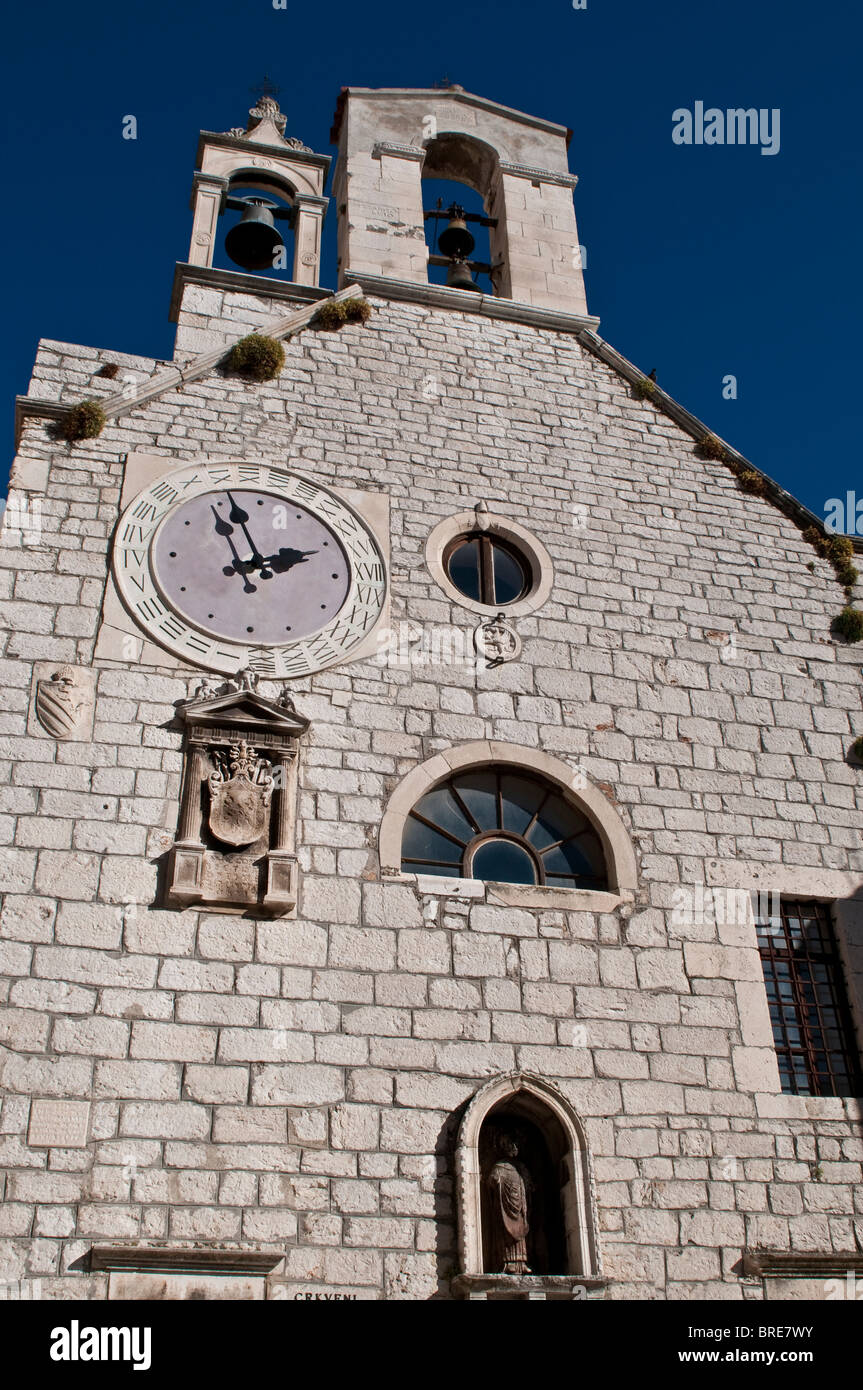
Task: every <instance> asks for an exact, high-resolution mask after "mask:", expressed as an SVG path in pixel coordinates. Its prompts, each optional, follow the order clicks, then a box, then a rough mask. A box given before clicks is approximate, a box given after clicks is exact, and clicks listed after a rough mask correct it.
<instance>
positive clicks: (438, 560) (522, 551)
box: [425, 511, 554, 618]
mask: <svg viewBox="0 0 863 1390" xmlns="http://www.w3.org/2000/svg"><path fill="white" fill-rule="evenodd" d="M477 532H482V533H484V534H486V535H492V536H499V537H500V539H501V540H502V541H505V542H506V543H507V544H508V545H510V546H511V547H512V548H513V549H514V550H515V551H517V553H518V555H519V556H520V558H521V560H522V563H523V564H524V565H525V567H526V569H528V570H529V572H530V587H529V589H528V591H527V593H526V594H523V595H522V597H521V598H518V599H515V601H514V602H513V603H478V602H477V600H476V599H472V598H468V596H467V594H463V593H462V592H461V589H458V588H457V587H456V585H455V584H453V582H452V580H451V579H450V577H449V575H448V574H447V572H446V567H445V564H444V556H445V555H446V554H447V552H448V551H449V550H450V549H451V547H452V545H453V543H454V542H455V541H457V540H459V538H464V539H465V540H467V539H468V538H469V537H470V536H472V535H475V534H476V533H477ZM425 554H426V565H427V566H428V570H429V573H430V574H431V577H432V579H433V580H434V581H435V583H436V584H437V585H438V587H439V588H440V589H442V590H443V592H444V593H445V594H446V596H447V598H450V599H452V601H453V603H457V604H459V605H460V606H461V607H462V608H467V609H468V610H469V611H470V612H471V613H479V614H481V615H482V617H488V616H494V615H495V614H497V613H503V614H504V615H505V617H507V618H519V617H524V615H525V614H526V613H534V612H536V610H537V609H538V608H541V607H542V605H543V604H544V603H545V601H546V599H547V598H548V596H549V594H550V593H551V588H552V585H553V583H554V566H553V565H552V562H551V556H550V555H549V553H548V551H547V550H546V548H545V546H544V545H543V544H542V543H541V541H538V540H537V539H536V536H534V535H532V534H531V532H530V531H528V529H527V527H525V526H522V525H520V523H519V522H517V521H512V520H510V518H509V517H507V516H499V515H497V514H496V513H493V512H486V513H482V514H479V515H478V514H477V512H476V511H469V512H457V513H456V514H455V515H454V516H448V517H445V518H444V520H443V521H439V522H438V524H437V526H435V528H434V530H432V531H431V532H430V533H429V535H428V538H427V540H426V551H425Z"/></svg>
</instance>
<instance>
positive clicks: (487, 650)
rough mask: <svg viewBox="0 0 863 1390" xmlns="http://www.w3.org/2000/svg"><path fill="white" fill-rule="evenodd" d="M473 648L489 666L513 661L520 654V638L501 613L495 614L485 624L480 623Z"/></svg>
mask: <svg viewBox="0 0 863 1390" xmlns="http://www.w3.org/2000/svg"><path fill="white" fill-rule="evenodd" d="M474 646H475V647H476V650H477V652H478V653H479V655H480V656H484V657H485V659H486V661H487V662H488V664H489V666H500V665H502V664H503V662H504V661H515V659H516V658H517V657H518V656H519V655H520V654H521V646H522V643H521V638H520V637H519V635H518V633H517V632H516V630H515V628H514V627H513V625H512V623H508V622H507V621H506V619H505V617H504V615H503V613H497V614H496V615H495V617H493V618H492V619H490V621H489V622H487V623H481V624H480V626H479V627H478V628H477V629H476V631H475V633H474Z"/></svg>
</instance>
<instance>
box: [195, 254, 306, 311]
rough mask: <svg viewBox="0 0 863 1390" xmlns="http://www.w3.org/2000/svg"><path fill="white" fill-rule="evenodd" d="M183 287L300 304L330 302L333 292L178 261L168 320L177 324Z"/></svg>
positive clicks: (291, 281)
mask: <svg viewBox="0 0 863 1390" xmlns="http://www.w3.org/2000/svg"><path fill="white" fill-rule="evenodd" d="M186 285H203V286H205V287H206V288H207V289H210V290H227V291H228V292H229V293H230V294H254V295H259V296H260V297H262V298H264V299H283V300H285V301H286V302H287V303H291V302H292V301H294V302H297V303H300V304H311V303H316V302H317V301H319V300H321V299H329V298H330V297H331V295H332V290H325V289H321V288H320V286H319V285H298V284H296V283H295V282H294V281H293V280H269V279H268V278H267V277H266V276H265V275H250V274H247V273H246V272H245V271H243V270H221V269H220V268H219V267H218V266H212V265H190V264H189V263H188V261H178V262H177V266H176V269H175V271H174V284H173V286H172V288H171V307H170V309H169V311H168V317H169V318H170V320H171V322H172V323H176V322H177V319H178V317H179V313H180V306H181V303H182V298H183V289H184V287H185V286H186Z"/></svg>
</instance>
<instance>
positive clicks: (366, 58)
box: [0, 0, 863, 529]
mask: <svg viewBox="0 0 863 1390" xmlns="http://www.w3.org/2000/svg"><path fill="white" fill-rule="evenodd" d="M4 28H5V31H6V32H5V37H6V40H7V43H6V55H7V56H6V59H5V64H6V66H5V72H4V77H3V96H2V101H3V103H4V105H5V106H6V108H7V109H6V113H5V114H6V122H5V125H6V131H7V139H6V167H7V170H9V171H10V174H9V175H7V193H8V196H7V203H6V213H5V216H4V219H3V235H4V238H5V254H4V257H3V265H4V269H5V272H6V273H5V277H4V278H5V292H4V303H5V307H6V331H5V333H4V334H3V339H2V359H0V374H2V384H3V388H4V390H3V400H4V402H5V406H4V412H5V413H4V436H3V442H4V449H3V455H2V459H0V466H2V470H3V476H5V469H6V468H7V467H8V463H9V462H10V461H11V457H12V451H13V444H12V412H13V397H14V395H15V394H16V393H18V392H21V393H23V392H24V391H25V390H26V387H27V380H28V376H29V372H30V368H31V365H32V359H33V355H34V352H35V348H36V343H37V340H38V338H39V337H40V336H41V337H47V338H59V339H63V340H66V341H70V342H77V343H85V344H91V345H95V346H99V347H103V348H114V349H119V350H123V351H128V352H134V353H142V354H144V355H150V356H154V357H166V358H167V357H170V356H171V351H172V333H173V325H172V324H171V323H170V322H169V320H168V304H169V298H170V290H171V279H172V274H173V267H174V262H175V261H177V260H181V259H185V256H186V252H187V249H188V244H189V232H190V212H189V193H190V188H191V178H192V173H193V170H194V161H195V148H196V141H197V134H198V131H199V130H200V129H209V130H226V129H228V127H230V126H234V125H241V124H244V123H245V117H246V112H247V109H248V107H249V105H250V104H251V97H250V94H249V88H250V86H252V85H253V84H254V83H255V82H257V81H258V80H259V79H260V77H261V76H262V75H263V73H264V72H268V73H269V74H270V75H271V77H272V78H273V80H274V81H275V82H277V83H278V84H279V86H280V88H281V93H280V97H279V100H280V103H281V106H282V109H283V110H284V111H286V112H287V115H288V132H289V133H293V134H295V135H299V136H300V137H301V138H302V139H303V140H304V141H305V143H306V144H309V145H311V146H312V147H313V148H315V149H316V150H319V151H321V152H324V153H330V154H333V153H334V150H333V149H332V147H331V146H330V145H329V130H330V125H331V121H332V115H333V111H334V108H335V104H336V99H337V96H338V93H339V88H340V87H341V86H345V85H354V86H371V87H383V86H407V87H424V86H430V85H431V84H433V83H435V82H437V81H439V80H441V79H442V78H443V77H445V76H448V77H449V78H450V79H451V80H453V81H455V82H459V83H461V85H462V86H464V87H465V88H466V89H467V90H468V91H472V92H477V93H479V94H481V95H483V96H487V97H489V98H491V99H493V100H496V101H499V102H502V103H504V104H506V105H509V106H514V107H517V108H520V109H521V110H523V111H527V112H531V113H532V114H536V115H541V116H544V117H547V118H549V119H551V120H554V121H558V122H560V123H561V124H564V125H568V126H570V127H571V128H572V129H573V132H574V134H573V138H572V143H571V145H570V167H571V169H572V171H573V172H574V173H576V174H578V176H579V185H578V188H577V189H576V194H575V197H576V211H577V215H578V223H579V233H580V238H581V241H582V243H583V245H584V247H585V248H586V281H587V292H588V305H589V308H590V311H591V312H592V313H594V314H598V315H600V317H601V320H602V322H601V326H600V332H601V334H602V335H603V337H605V338H606V339H607V340H608V341H609V342H611V343H612V344H613V345H614V346H615V347H616V348H617V349H618V350H619V351H621V352H622V353H624V355H625V356H627V357H629V358H630V359H631V360H633V361H634V362H636V363H637V364H638V365H640V366H641V367H642V368H643V369H644V370H645V371H649V370H650V369H651V368H653V367H655V368H656V370H657V373H658V379H659V382H660V384H661V385H662V386H664V387H665V388H666V390H668V391H669V392H671V394H672V395H674V396H676V397H677V398H678V399H679V400H680V401H681V402H682V403H683V404H684V405H686V406H687V407H688V408H689V409H690V410H692V411H693V412H694V413H695V414H697V415H699V416H700V417H701V418H702V419H704V420H705V421H706V422H707V423H708V424H709V425H710V426H711V427H712V428H714V429H715V430H716V431H717V432H718V433H720V434H722V435H723V436H724V437H725V438H727V439H728V440H730V441H731V442H732V443H733V444H735V445H736V447H738V448H739V449H740V450H742V452H743V453H744V454H746V455H747V456H748V457H749V458H750V459H752V461H753V462H754V463H756V464H757V465H758V467H760V468H763V469H764V470H765V471H766V472H767V473H769V474H771V475H772V476H773V477H775V478H777V479H778V480H779V481H780V482H781V483H782V484H783V485H784V486H786V487H787V488H789V490H791V491H792V492H794V493H795V494H796V495H797V496H799V497H800V498H802V500H803V501H805V502H806V503H807V504H808V505H809V506H810V507H811V508H812V509H813V510H814V511H816V512H818V513H819V515H823V514H824V511H825V504H826V501H827V499H828V498H829V497H832V496H837V495H843V494H844V493H845V492H846V491H847V490H849V489H851V490H856V491H858V492H859V494H860V495H861V496H863V476H861V471H863V470H861V454H860V443H859V441H860V429H859V425H858V418H857V417H858V407H857V403H858V400H859V398H860V395H861V391H860V374H861V365H863V364H861V350H860V342H861V336H860V330H859V325H860V321H861V307H863V306H861V292H860V271H859V266H860V224H861V212H863V209H861V201H863V199H861V182H860V144H861V141H860V128H861V120H860V110H859V92H860V83H859V61H860V59H859V55H860V49H861V37H863V21H861V13H860V7H859V6H856V5H852V4H851V3H850V0H822V2H821V3H819V4H812V3H803V2H802V0H785V3H780V2H779V0H725V3H724V4H721V5H711V6H706V5H700V4H695V3H693V0H658V3H655V4H649V3H644V0H587V7H586V8H585V9H578V10H576V9H574V8H573V4H572V0H535V3H533V4H530V5H525V4H516V3H513V0H500V3H491V0H480V3H476V2H475V0H474V2H472V0H464V3H462V4H461V5H460V6H458V7H456V8H455V9H453V7H451V6H444V5H440V6H437V7H435V6H431V5H428V4H424V5H422V6H420V5H409V4H405V3H401V4H399V3H395V0H368V3H366V4H364V5H361V6H360V5H348V4H346V3H344V0H330V3H329V4H327V5H312V6H309V5H305V4H303V5H300V4H298V3H297V0H287V6H286V8H285V9H276V8H274V5H273V3H272V0H207V3H204V0H174V3H170V4H168V3H166V0H148V3H147V4H146V5H143V4H140V3H138V4H135V3H129V4H122V5H118V4H116V3H110V4H109V3H107V0H82V3H81V4H80V5H74V6H73V5H69V4H59V3H57V0H46V3H43V4H40V5H31V6H26V7H23V6H15V7H14V8H13V9H12V10H11V11H10V12H9V13H8V15H7V17H6V19H5V22H4ZM696 101H703V102H704V103H705V106H707V107H711V106H713V107H717V108H720V109H723V110H724V109H727V108H729V107H756V108H758V109H761V108H764V109H765V110H768V111H772V110H773V109H774V108H779V110H780V111H781V126H780V130H781V143H780V149H779V152H778V154H775V155H762V154H761V152H760V148H759V147H758V146H754V147H753V146H730V145H714V146H707V145H690V146H684V145H677V144H675V143H674V142H673V140H672V113H673V112H674V111H675V110H677V109H680V108H688V109H690V110H692V109H693V108H694V105H695V102H696ZM129 114H133V115H135V117H136V118H137V123H138V138H137V140H134V141H132V140H124V139H123V138H122V122H123V117H124V116H126V115H129ZM12 169H14V171H15V172H14V177H12V176H11V170H12ZM49 172H50V177H47V175H48V174H49ZM327 235H328V254H327V256H326V258H325V263H324V273H323V277H322V282H323V283H324V284H329V285H333V284H334V260H335V256H334V241H335V217H334V216H333V217H331V219H330V221H329V224H328V229H327ZM729 375H733V376H735V377H736V378H737V399H736V400H730V399H729V400H727V399H723V393H722V387H723V378H725V377H726V376H729ZM861 529H863V523H861Z"/></svg>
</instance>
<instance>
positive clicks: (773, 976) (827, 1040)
mask: <svg viewBox="0 0 863 1390" xmlns="http://www.w3.org/2000/svg"><path fill="white" fill-rule="evenodd" d="M756 931H757V934H758V947H759V952H760V955H761V965H762V968H763V970H764V983H765V985H766V988H767V1001H768V1004H769V1007H770V1021H771V1023H772V1025H773V1039H774V1043H775V1046H776V1055H777V1058H778V1061H779V1073H780V1076H781V1078H782V1090H783V1091H785V1092H787V1093H789V1094H790V1095H797V1096H854V1095H857V1096H859V1095H861V1094H863V1082H861V1073H860V1058H859V1055H858V1052H857V1045H856V1040H855V1035H854V1025H853V1023H852V1020H851V1013H850V1010H849V1007H848V999H847V996H846V993H845V985H844V980H843V977H842V969H841V964H840V961H839V957H838V955H837V952H836V941H835V937H834V934H833V925H832V922H831V918H830V908H829V904H827V903H818V902H798V901H794V900H793V899H787V898H781V899H780V906H779V912H778V914H776V915H774V916H770V917H760V918H759V919H758V920H757V921H756Z"/></svg>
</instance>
